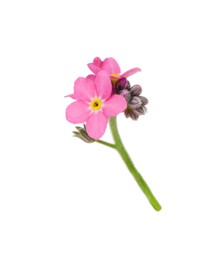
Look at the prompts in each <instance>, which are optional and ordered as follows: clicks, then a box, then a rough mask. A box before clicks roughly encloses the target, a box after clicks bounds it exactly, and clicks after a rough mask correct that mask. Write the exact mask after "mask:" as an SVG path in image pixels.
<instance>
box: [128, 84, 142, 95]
mask: <svg viewBox="0 0 224 260" xmlns="http://www.w3.org/2000/svg"><path fill="white" fill-rule="evenodd" d="M130 92H131V94H132V96H139V95H140V94H141V93H142V87H141V86H140V85H134V86H132V87H131V89H130Z"/></svg>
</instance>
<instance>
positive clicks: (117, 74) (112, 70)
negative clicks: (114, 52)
mask: <svg viewBox="0 0 224 260" xmlns="http://www.w3.org/2000/svg"><path fill="white" fill-rule="evenodd" d="M88 67H89V69H90V70H91V71H92V72H93V73H94V74H95V75H96V74H97V73H98V72H99V71H101V70H105V71H106V72H107V73H108V74H109V75H110V77H111V78H112V79H119V78H127V77H129V76H131V75H132V74H135V73H136V72H138V71H141V69H140V68H133V69H130V70H128V71H126V72H125V73H123V74H121V69H120V66H119V64H118V63H117V61H116V60H115V59H114V58H106V59H105V60H104V61H102V60H101V59H100V58H99V57H96V58H95V59H94V60H93V63H89V64H88Z"/></svg>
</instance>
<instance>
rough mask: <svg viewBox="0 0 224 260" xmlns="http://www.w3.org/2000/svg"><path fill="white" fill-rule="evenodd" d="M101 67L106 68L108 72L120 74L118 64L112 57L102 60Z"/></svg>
mask: <svg viewBox="0 0 224 260" xmlns="http://www.w3.org/2000/svg"><path fill="white" fill-rule="evenodd" d="M102 69H103V70H106V71H107V73H108V74H120V73H121V69H120V66H119V64H118V63H117V61H116V60H115V59H114V58H106V59H105V60H104V61H103V64H102Z"/></svg>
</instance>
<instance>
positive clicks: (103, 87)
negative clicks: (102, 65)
mask: <svg viewBox="0 0 224 260" xmlns="http://www.w3.org/2000/svg"><path fill="white" fill-rule="evenodd" d="M95 86H96V92H97V96H98V97H100V98H102V99H108V98H109V97H110V95H111V93H112V84H111V80H110V76H109V75H108V74H107V73H106V71H103V70H102V71H100V72H99V73H98V74H97V75H96V79H95Z"/></svg>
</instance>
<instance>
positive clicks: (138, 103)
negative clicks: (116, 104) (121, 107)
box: [129, 96, 142, 109]
mask: <svg viewBox="0 0 224 260" xmlns="http://www.w3.org/2000/svg"><path fill="white" fill-rule="evenodd" d="M129 104H130V106H131V107H132V109H136V108H138V107H141V105H142V101H141V98H139V97H136V96H135V97H133V98H132V99H131V100H130V102H129Z"/></svg>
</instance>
